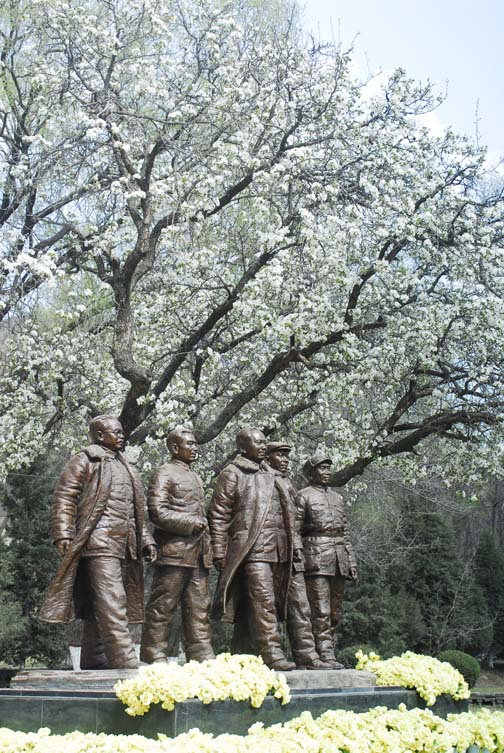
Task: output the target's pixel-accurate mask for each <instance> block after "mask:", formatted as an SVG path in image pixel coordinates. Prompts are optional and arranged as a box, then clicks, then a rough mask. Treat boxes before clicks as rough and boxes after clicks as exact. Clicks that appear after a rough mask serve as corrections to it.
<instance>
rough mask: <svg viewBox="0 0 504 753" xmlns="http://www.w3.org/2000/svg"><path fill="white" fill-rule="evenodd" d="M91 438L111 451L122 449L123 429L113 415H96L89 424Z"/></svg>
mask: <svg viewBox="0 0 504 753" xmlns="http://www.w3.org/2000/svg"><path fill="white" fill-rule="evenodd" d="M89 433H90V434H91V439H92V440H93V442H96V444H99V445H101V446H102V447H106V448H107V450H111V451H112V452H119V451H120V450H124V431H123V427H122V425H121V422H120V421H119V419H118V418H116V417H115V416H96V417H95V418H93V420H92V421H91V422H90V424H89Z"/></svg>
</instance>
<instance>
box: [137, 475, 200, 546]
mask: <svg viewBox="0 0 504 753" xmlns="http://www.w3.org/2000/svg"><path fill="white" fill-rule="evenodd" d="M172 484H173V481H172V479H171V478H170V476H169V475H168V474H167V473H166V472H163V469H162V468H159V469H158V470H157V471H156V473H155V474H154V476H153V477H152V479H151V482H150V484H149V491H148V494H147V507H148V509H149V517H150V519H151V521H152V523H153V524H154V525H155V526H156V527H157V528H161V530H163V531H166V532H167V533H173V534H175V535H176V536H190V535H191V534H192V533H193V532H194V526H195V524H196V523H197V522H198V518H197V517H196V516H195V515H191V514H190V513H186V512H179V511H177V510H174V509H173V506H172V505H171V504H170V502H171V501H172V499H173V494H172V490H171V487H172Z"/></svg>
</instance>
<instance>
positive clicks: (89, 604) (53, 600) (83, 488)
mask: <svg viewBox="0 0 504 753" xmlns="http://www.w3.org/2000/svg"><path fill="white" fill-rule="evenodd" d="M89 431H90V434H91V438H92V439H93V441H94V443H93V444H92V445H90V446H88V447H86V448H85V449H84V450H82V451H81V452H79V453H78V454H77V455H75V456H74V457H73V458H71V459H70V461H69V462H68V463H67V465H66V466H65V468H64V469H63V472H62V474H61V476H60V479H59V481H58V483H57V485H56V489H55V492H54V503H53V510H52V537H53V541H54V544H55V546H56V547H57V549H58V552H59V553H60V555H61V557H62V560H61V564H60V566H59V568H58V571H57V573H56V575H55V577H54V579H53V581H52V583H51V584H50V586H49V590H48V592H47V595H46V598H45V600H44V603H43V605H42V608H41V611H40V618H41V619H42V620H43V621H44V622H65V623H66V622H70V621H71V620H73V619H75V618H76V617H77V618H79V617H80V618H82V619H83V621H84V632H83V640H82V649H81V669H107V668H130V667H137V666H138V665H139V662H138V660H137V659H136V657H135V652H134V646H133V642H132V639H131V635H130V632H129V630H128V622H132V623H134V622H143V619H144V608H143V566H142V554H143V555H144V556H145V557H146V559H148V560H153V559H155V557H156V549H155V546H154V541H153V539H152V537H151V536H150V534H149V533H148V531H145V530H144V515H145V498H144V494H143V491H142V485H141V482H140V479H139V478H138V476H137V475H136V473H135V471H134V470H133V469H132V468H131V466H130V465H129V464H128V463H127V462H126V459H125V457H124V455H123V454H122V452H121V451H122V450H123V449H124V433H123V429H122V426H121V424H120V423H119V421H118V420H117V418H115V417H113V416H98V417H97V418H94V419H93V420H92V421H91V423H90V425H89Z"/></svg>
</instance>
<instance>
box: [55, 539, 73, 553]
mask: <svg viewBox="0 0 504 753" xmlns="http://www.w3.org/2000/svg"><path fill="white" fill-rule="evenodd" d="M71 543H72V539H60V540H59V541H56V549H57V550H58V554H59V556H60V557H64V556H65V554H66V553H67V550H68V548H69V546H70V544H71Z"/></svg>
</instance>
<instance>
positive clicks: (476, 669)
mask: <svg viewBox="0 0 504 753" xmlns="http://www.w3.org/2000/svg"><path fill="white" fill-rule="evenodd" d="M437 658H438V659H439V661H446V662H448V664H451V665H452V667H455V669H458V671H459V672H460V674H461V675H463V677H464V680H465V681H466V682H467V684H468V685H469V687H470V688H473V687H474V686H475V685H476V683H477V682H478V677H479V676H480V672H481V667H480V665H479V662H478V660H477V659H475V658H474V656H471V655H470V654H466V653H465V652H464V651H456V650H454V649H453V650H451V649H448V650H447V651H441V653H440V654H438V656H437Z"/></svg>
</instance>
